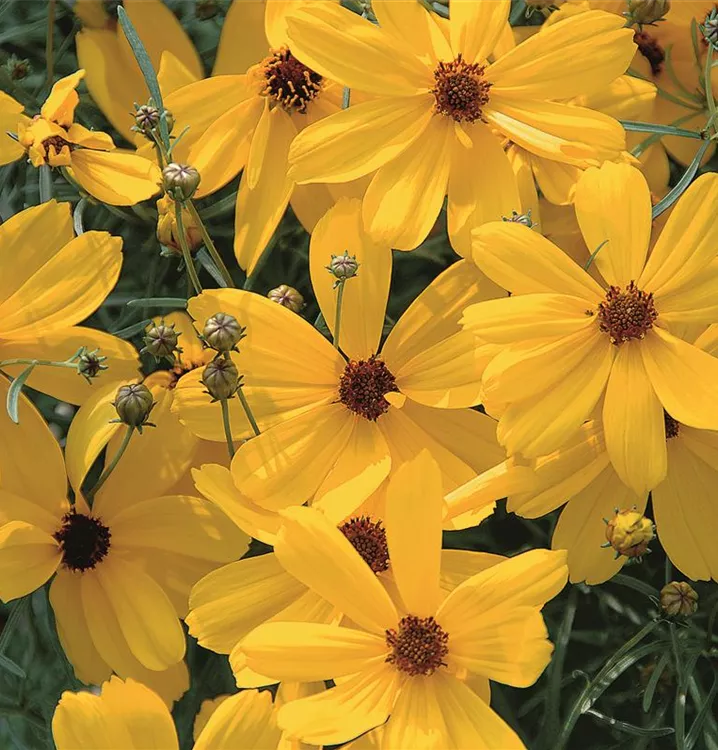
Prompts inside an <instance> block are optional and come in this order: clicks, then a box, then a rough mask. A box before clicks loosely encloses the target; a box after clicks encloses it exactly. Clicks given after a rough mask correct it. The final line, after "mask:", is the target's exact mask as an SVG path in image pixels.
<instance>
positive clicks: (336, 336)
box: [333, 280, 345, 349]
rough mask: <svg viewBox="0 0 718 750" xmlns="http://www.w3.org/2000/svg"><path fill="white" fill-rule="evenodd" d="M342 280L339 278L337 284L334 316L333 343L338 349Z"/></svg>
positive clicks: (342, 291)
mask: <svg viewBox="0 0 718 750" xmlns="http://www.w3.org/2000/svg"><path fill="white" fill-rule="evenodd" d="M344 283H345V282H344V280H341V281H339V282H338V284H337V311H336V314H335V316H334V339H333V344H334V348H335V349H339V328H340V327H341V324H342V301H343V299H344Z"/></svg>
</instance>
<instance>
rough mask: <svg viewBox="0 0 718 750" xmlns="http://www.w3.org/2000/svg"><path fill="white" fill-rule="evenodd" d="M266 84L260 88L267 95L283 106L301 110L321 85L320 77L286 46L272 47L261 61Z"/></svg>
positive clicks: (315, 94)
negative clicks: (267, 55) (274, 48)
mask: <svg viewBox="0 0 718 750" xmlns="http://www.w3.org/2000/svg"><path fill="white" fill-rule="evenodd" d="M262 69H263V73H264V78H265V80H266V88H265V89H264V91H263V92H262V93H263V94H264V95H265V96H271V97H272V98H273V99H274V100H275V101H277V102H278V103H279V104H281V105H282V106H283V107H284V109H287V110H294V111H296V112H301V113H302V114H304V113H305V112H306V111H307V104H309V102H311V101H312V99H314V98H315V97H316V96H317V94H318V93H319V92H320V91H321V88H322V77H321V76H320V75H319V73H315V72H314V71H313V70H311V69H310V68H308V67H307V66H306V65H304V64H303V63H300V62H299V60H297V58H296V57H294V55H292V53H291V52H290V51H289V50H288V49H287V48H286V47H282V48H281V49H278V50H274V51H273V52H272V54H271V55H269V57H266V58H265V59H264V60H263V61H262Z"/></svg>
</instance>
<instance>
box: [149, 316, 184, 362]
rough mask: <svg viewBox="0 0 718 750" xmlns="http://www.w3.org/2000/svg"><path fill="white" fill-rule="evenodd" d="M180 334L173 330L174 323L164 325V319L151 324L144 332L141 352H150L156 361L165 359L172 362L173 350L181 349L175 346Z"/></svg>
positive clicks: (173, 357) (173, 359) (178, 350)
mask: <svg viewBox="0 0 718 750" xmlns="http://www.w3.org/2000/svg"><path fill="white" fill-rule="evenodd" d="M180 335H181V334H179V333H177V331H175V324H174V323H172V324H171V325H166V324H165V322H164V320H163V321H162V322H161V323H158V324H157V325H153V326H152V327H151V328H150V329H149V330H148V331H147V333H146V334H145V336H144V342H145V346H144V348H143V349H141V352H140V353H141V354H151V355H152V356H153V357H154V358H155V359H156V360H157V361H159V360H161V359H167V360H169V362H170V363H172V364H174V361H175V352H181V351H182V350H181V349H180V348H179V346H177V343H178V339H179V337H180Z"/></svg>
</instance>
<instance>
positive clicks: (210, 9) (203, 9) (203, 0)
mask: <svg viewBox="0 0 718 750" xmlns="http://www.w3.org/2000/svg"><path fill="white" fill-rule="evenodd" d="M221 10H222V8H221V6H220V4H219V3H218V2H217V0H197V3H196V5H195V7H194V14H195V16H197V18H199V20H200V21H208V20H209V19H210V18H214V17H215V16H216V15H218V14H219V13H220V11H221Z"/></svg>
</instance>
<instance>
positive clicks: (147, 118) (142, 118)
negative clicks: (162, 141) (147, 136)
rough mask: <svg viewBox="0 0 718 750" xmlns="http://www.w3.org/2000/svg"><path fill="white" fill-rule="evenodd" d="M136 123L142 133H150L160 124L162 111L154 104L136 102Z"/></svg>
mask: <svg viewBox="0 0 718 750" xmlns="http://www.w3.org/2000/svg"><path fill="white" fill-rule="evenodd" d="M135 124H136V125H137V127H138V129H139V130H140V131H141V132H142V133H149V132H150V131H151V130H154V129H155V128H156V127H157V126H158V125H159V124H160V111H159V109H157V107H155V106H154V104H139V105H138V104H135Z"/></svg>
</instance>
